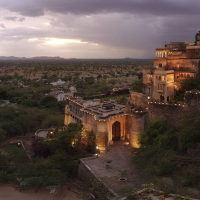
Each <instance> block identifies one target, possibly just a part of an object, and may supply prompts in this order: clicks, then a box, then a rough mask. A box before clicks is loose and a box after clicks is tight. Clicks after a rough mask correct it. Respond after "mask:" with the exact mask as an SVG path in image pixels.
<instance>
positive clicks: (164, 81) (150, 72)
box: [143, 32, 200, 102]
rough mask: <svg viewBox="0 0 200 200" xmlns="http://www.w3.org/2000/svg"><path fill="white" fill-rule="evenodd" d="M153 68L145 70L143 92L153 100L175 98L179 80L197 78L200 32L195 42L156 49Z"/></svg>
mask: <svg viewBox="0 0 200 200" xmlns="http://www.w3.org/2000/svg"><path fill="white" fill-rule="evenodd" d="M153 60H154V66H153V68H145V69H143V83H144V88H143V92H144V94H146V95H147V97H148V98H151V99H152V100H156V101H160V102H167V101H170V100H172V99H173V98H174V96H175V92H176V89H178V88H177V85H178V84H176V83H177V82H178V81H179V80H183V79H186V78H190V77H195V75H196V73H197V71H198V68H199V61H200V32H199V33H196V36H195V42H194V43H188V42H171V43H169V44H165V46H164V48H157V49H156V58H155V59H153Z"/></svg>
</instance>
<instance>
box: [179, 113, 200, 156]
mask: <svg viewBox="0 0 200 200" xmlns="http://www.w3.org/2000/svg"><path fill="white" fill-rule="evenodd" d="M199 124H200V114H199V111H198V110H191V111H190V112H189V114H188V115H187V118H185V120H184V121H183V123H182V128H181V131H180V134H179V147H180V149H181V151H183V152H184V151H187V150H188V149H189V148H196V147H197V145H198V143H200V128H199Z"/></svg>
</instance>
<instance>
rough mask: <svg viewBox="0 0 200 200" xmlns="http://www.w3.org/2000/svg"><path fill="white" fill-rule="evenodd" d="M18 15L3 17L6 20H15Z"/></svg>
mask: <svg viewBox="0 0 200 200" xmlns="http://www.w3.org/2000/svg"><path fill="white" fill-rule="evenodd" d="M17 18H18V17H16V16H8V17H4V19H5V20H8V21H16V20H17Z"/></svg>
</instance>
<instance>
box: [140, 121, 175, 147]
mask: <svg viewBox="0 0 200 200" xmlns="http://www.w3.org/2000/svg"><path fill="white" fill-rule="evenodd" d="M139 143H140V145H141V146H143V147H148V146H154V147H156V148H158V149H164V150H167V149H171V150H175V149H176V148H177V144H178V137H177V135H176V133H175V131H174V130H173V128H172V127H170V126H169V125H168V124H167V123H166V121H164V120H162V119H157V120H155V121H153V122H151V123H150V125H149V126H148V128H147V129H146V131H145V132H143V133H142V134H141V135H140V138H139Z"/></svg>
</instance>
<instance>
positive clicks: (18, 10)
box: [0, 0, 200, 58]
mask: <svg viewBox="0 0 200 200" xmlns="http://www.w3.org/2000/svg"><path fill="white" fill-rule="evenodd" d="M199 7H200V1H199V0H190V1H188V0H176V1H174V0H123V1H122V0H109V1H106V0H57V1H55V0H25V1H24V0H18V1H16V0H9V1H8V0H1V1H0V9H1V10H0V14H1V15H2V16H1V19H3V20H7V21H6V23H5V21H3V20H2V24H1V25H0V27H2V28H5V25H4V24H6V29H1V32H0V39H1V41H5V42H7V43H8V46H9V45H10V48H13V50H12V51H14V50H15V49H14V48H15V47H16V50H15V51H16V52H17V53H19V52H18V50H17V49H19V48H21V46H23V51H22V52H21V53H24V54H25V55H28V54H31V52H32V54H35V52H38V53H39V52H40V53H42V52H43V54H45V53H46V54H56V55H62V54H63V55H65V54H66V55H68V54H67V53H69V52H70V54H71V55H72V52H73V57H115V56H118V57H123V56H124V57H137V58H138V57H144V58H145V57H154V50H155V48H157V47H163V46H164V43H165V42H173V41H189V42H190V41H191V42H193V41H194V35H195V33H196V32H197V31H199V17H200V13H199ZM25 18H26V19H25ZM21 22H23V23H21ZM47 38H48V39H47ZM68 41H80V42H79V43H75V42H73V43H69V42H68ZM11 42H13V43H15V45H14V44H12V45H11ZM86 42H87V43H86ZM22 43H23V44H22ZM47 44H48V45H47ZM53 44H54V46H52V48H49V45H53ZM61 44H62V45H61ZM93 44H98V45H93ZM17 45H19V47H17ZM20 45H21V46H20ZM31 45H32V48H31V49H29V50H28V51H27V50H25V49H26V47H27V48H28V47H31ZM32 49H33V50H32ZM33 51H34V52H33ZM59 53H60V54H59ZM76 54H77V56H76Z"/></svg>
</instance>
